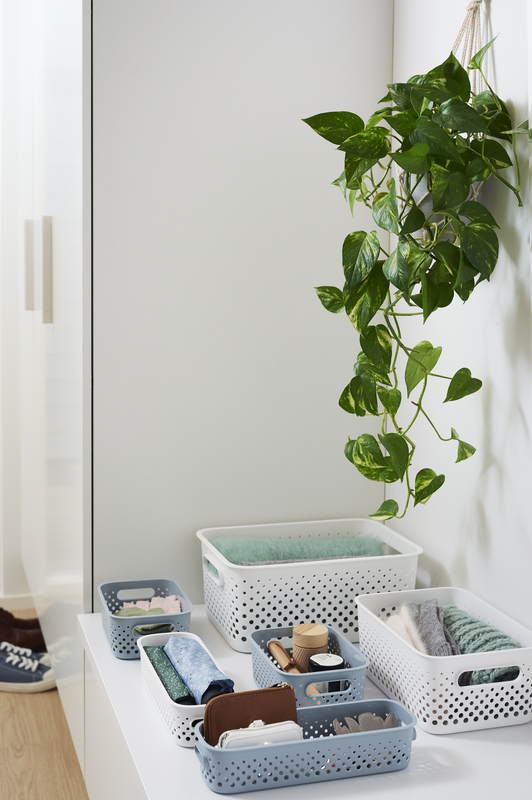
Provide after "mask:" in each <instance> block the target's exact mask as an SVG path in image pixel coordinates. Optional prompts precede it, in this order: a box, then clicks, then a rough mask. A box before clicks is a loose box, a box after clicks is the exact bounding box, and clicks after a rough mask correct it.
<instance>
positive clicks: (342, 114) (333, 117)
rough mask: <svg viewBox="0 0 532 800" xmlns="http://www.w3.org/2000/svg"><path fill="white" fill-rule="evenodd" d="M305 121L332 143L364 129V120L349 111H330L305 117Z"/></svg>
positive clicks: (340, 142)
mask: <svg viewBox="0 0 532 800" xmlns="http://www.w3.org/2000/svg"><path fill="white" fill-rule="evenodd" d="M303 122H306V123H307V125H309V126H310V127H311V128H312V130H313V131H315V132H316V133H318V134H319V135H320V136H323V138H324V139H327V141H329V142H332V143H333V144H342V142H344V141H345V140H346V139H348V138H349V137H350V136H353V134H356V133H359V132H360V131H363V130H364V122H363V120H362V119H361V118H360V117H359V116H358V114H353V113H352V112H351V111H330V112H327V113H325V114H316V115H315V116H313V117H307V119H304V120H303Z"/></svg>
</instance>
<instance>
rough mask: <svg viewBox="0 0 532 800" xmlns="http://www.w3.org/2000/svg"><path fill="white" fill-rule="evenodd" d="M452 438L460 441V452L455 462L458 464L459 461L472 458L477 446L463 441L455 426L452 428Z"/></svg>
mask: <svg viewBox="0 0 532 800" xmlns="http://www.w3.org/2000/svg"><path fill="white" fill-rule="evenodd" d="M451 439H456V441H457V442H458V454H457V457H456V461H455V462H454V463H455V464H458V462H459V461H465V460H466V458H471V456H472V455H473V454H474V453H476V447H473V445H472V444H468V443H467V442H464V441H462V439H460V437H459V435H458V433H457V432H456V431H455V429H454V428H451Z"/></svg>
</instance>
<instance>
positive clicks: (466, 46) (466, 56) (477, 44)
mask: <svg viewBox="0 0 532 800" xmlns="http://www.w3.org/2000/svg"><path fill="white" fill-rule="evenodd" d="M481 5H482V0H470V2H469V3H468V5H467V11H466V15H465V19H464V21H463V22H462V27H461V28H460V31H459V32H458V36H457V37H456V41H455V43H454V45H453V55H455V56H456V58H457V59H458V61H460V63H461V65H462V66H463V67H464V69H467V65H468V64H469V62H470V61H471V59H472V58H473V56H474V55H475V54H476V53H478V51H479V50H480V48H481V47H482V44H481V38H482V34H481V24H480V7H481ZM462 40H463V49H462V55H461V57H460V58H458V55H457V53H458V50H459V48H460V45H461V44H462ZM467 71H468V74H469V77H470V80H471V92H472V93H473V95H476V94H477V89H478V91H482V89H483V88H485V87H484V80H483V78H482V75H479V73H478V70H476V69H472V70H467Z"/></svg>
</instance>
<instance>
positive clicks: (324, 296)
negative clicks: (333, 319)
mask: <svg viewBox="0 0 532 800" xmlns="http://www.w3.org/2000/svg"><path fill="white" fill-rule="evenodd" d="M315 291H316V294H317V295H318V297H319V299H320V301H321V304H322V306H323V307H324V308H326V309H327V311H330V312H331V313H332V314H339V313H340V311H343V310H344V308H345V304H344V293H343V292H342V291H341V289H337V288H336V286H316V287H315Z"/></svg>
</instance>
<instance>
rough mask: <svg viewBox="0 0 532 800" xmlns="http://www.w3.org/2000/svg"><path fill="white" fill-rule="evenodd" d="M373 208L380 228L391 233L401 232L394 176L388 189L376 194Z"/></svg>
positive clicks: (374, 217)
mask: <svg viewBox="0 0 532 800" xmlns="http://www.w3.org/2000/svg"><path fill="white" fill-rule="evenodd" d="M371 210H372V214H373V219H374V220H375V222H376V223H377V225H378V226H379V227H380V228H383V229H384V230H385V231H389V232H390V233H399V211H398V209H397V193H396V190H395V180H394V179H393V178H390V180H389V181H388V191H387V192H379V194H377V195H376V196H375V199H374V201H373V206H372V209H371Z"/></svg>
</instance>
